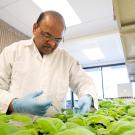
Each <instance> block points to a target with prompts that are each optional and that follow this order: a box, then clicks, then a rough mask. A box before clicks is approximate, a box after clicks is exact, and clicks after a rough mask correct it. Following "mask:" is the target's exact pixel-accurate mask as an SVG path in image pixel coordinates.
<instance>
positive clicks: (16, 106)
mask: <svg viewBox="0 0 135 135" xmlns="http://www.w3.org/2000/svg"><path fill="white" fill-rule="evenodd" d="M42 93H43V91H36V92H33V93H31V94H30V95H27V96H25V97H24V98H21V99H14V100H13V101H12V107H13V110H14V112H18V113H29V114H33V115H39V116H43V115H44V114H45V113H46V112H47V109H48V108H49V107H50V106H51V105H52V102H51V101H47V102H42V103H39V102H37V101H36V99H35V98H36V97H38V96H40V95H41V94H42Z"/></svg>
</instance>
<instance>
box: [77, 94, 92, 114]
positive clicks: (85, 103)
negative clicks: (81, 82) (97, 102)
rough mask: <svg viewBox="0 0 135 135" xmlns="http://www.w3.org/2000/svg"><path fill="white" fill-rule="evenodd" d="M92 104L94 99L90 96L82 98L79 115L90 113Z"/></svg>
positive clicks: (79, 102)
mask: <svg viewBox="0 0 135 135" xmlns="http://www.w3.org/2000/svg"><path fill="white" fill-rule="evenodd" d="M91 104H92V97H91V96H90V95H85V96H82V97H80V99H79V100H78V107H79V113H81V114H84V113H88V112H89V111H90V107H91Z"/></svg>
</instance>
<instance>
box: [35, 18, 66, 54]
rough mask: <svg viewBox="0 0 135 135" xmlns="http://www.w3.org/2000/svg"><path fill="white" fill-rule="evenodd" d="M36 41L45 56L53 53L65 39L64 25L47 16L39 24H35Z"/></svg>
mask: <svg viewBox="0 0 135 135" xmlns="http://www.w3.org/2000/svg"><path fill="white" fill-rule="evenodd" d="M33 34H34V42H35V44H36V46H37V48H38V50H39V52H40V54H41V55H42V56H43V55H44V54H50V53H52V52H53V51H54V50H55V49H56V48H57V47H58V45H59V43H60V42H61V41H62V40H63V34H64V25H62V24H61V23H59V22H58V21H57V20H56V19H54V18H53V17H51V16H46V17H45V18H44V19H43V20H42V21H41V23H40V24H39V25H37V24H34V26H33Z"/></svg>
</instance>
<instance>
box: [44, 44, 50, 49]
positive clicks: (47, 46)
mask: <svg viewBox="0 0 135 135" xmlns="http://www.w3.org/2000/svg"><path fill="white" fill-rule="evenodd" d="M43 47H46V48H52V47H51V46H50V45H47V44H45V45H43Z"/></svg>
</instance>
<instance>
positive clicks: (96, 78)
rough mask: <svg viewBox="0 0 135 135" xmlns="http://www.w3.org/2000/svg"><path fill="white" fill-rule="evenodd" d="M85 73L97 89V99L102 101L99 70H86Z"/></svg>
mask: <svg viewBox="0 0 135 135" xmlns="http://www.w3.org/2000/svg"><path fill="white" fill-rule="evenodd" d="M86 72H87V74H88V75H89V76H90V77H92V79H93V81H94V83H95V85H96V87H97V93H98V98H99V99H102V98H103V91H102V76H101V68H91V69H86Z"/></svg>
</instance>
